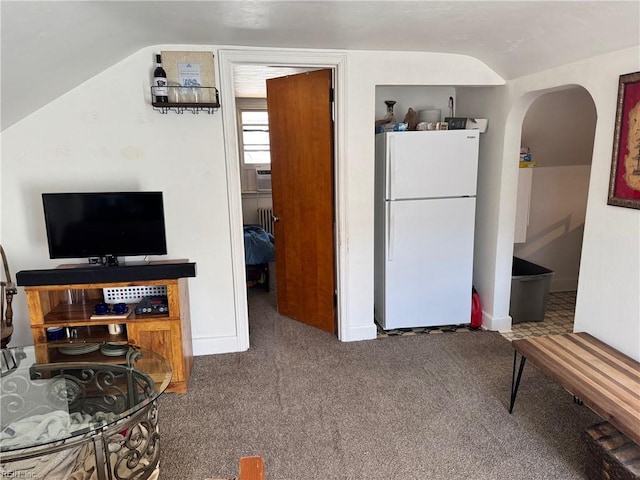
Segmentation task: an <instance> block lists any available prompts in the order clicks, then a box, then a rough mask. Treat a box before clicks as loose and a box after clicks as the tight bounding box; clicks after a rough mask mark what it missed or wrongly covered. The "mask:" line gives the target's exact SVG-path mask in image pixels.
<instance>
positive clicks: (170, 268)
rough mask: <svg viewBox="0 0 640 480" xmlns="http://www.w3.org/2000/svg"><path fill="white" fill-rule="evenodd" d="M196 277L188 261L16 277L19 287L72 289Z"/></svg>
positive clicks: (27, 273)
mask: <svg viewBox="0 0 640 480" xmlns="http://www.w3.org/2000/svg"><path fill="white" fill-rule="evenodd" d="M195 276H196V264H195V263H190V262H184V261H179V260H177V261H173V262H172V261H170V260H169V261H167V262H157V263H152V264H149V265H127V266H126V267H123V266H116V267H111V268H101V267H99V266H95V265H74V266H73V267H69V268H53V269H50V270H22V271H20V272H18V273H16V285H18V286H20V287H32V286H38V285H72V284H77V283H112V282H133V281H142V280H163V279H176V278H184V277H195Z"/></svg>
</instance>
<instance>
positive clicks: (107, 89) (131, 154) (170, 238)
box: [2, 46, 235, 353]
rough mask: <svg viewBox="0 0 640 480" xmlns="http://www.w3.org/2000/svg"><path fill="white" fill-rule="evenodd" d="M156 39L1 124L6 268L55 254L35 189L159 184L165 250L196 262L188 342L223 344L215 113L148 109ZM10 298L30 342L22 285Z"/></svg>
mask: <svg viewBox="0 0 640 480" xmlns="http://www.w3.org/2000/svg"><path fill="white" fill-rule="evenodd" d="M173 48H175V46H173ZM161 49H163V47H157V48H155V49H146V50H144V51H141V52H138V53H137V54H135V55H133V56H131V57H129V58H127V59H125V60H124V61H122V62H120V63H118V64H116V65H114V66H113V67H112V68H110V69H108V70H106V71H104V72H103V73H101V74H100V75H98V76H96V77H94V78H93V79H91V80H89V81H88V82H86V83H84V84H83V85H81V86H79V87H78V88H76V89H74V90H73V91H71V92H69V93H68V94H66V95H64V96H62V97H60V98H58V99H57V100H56V101H54V102H52V103H51V104H49V105H47V106H45V107H44V108H42V109H40V110H38V111H37V112H35V113H34V114H32V115H30V116H29V117H27V118H25V119H24V120H22V121H21V122H18V123H17V124H15V125H13V126H11V127H10V128H8V129H6V130H5V131H3V132H2V173H3V175H2V224H3V238H2V243H3V246H4V247H5V249H6V251H7V254H8V257H9V259H10V262H11V268H12V272H13V273H14V275H15V272H17V271H19V270H26V269H43V268H52V267H54V266H55V265H57V264H59V263H62V262H61V261H55V260H49V258H48V251H47V241H46V235H45V230H44V221H43V216H42V206H41V199H40V194H41V193H42V192H44V191H51V192H55V191H58V192H60V191H92V190H93V191H95V190H138V189H140V190H161V191H163V192H164V202H165V216H166V228H167V244H168V245H167V247H168V252H169V255H168V258H188V259H189V260H190V261H193V262H196V263H197V277H196V278H193V279H190V280H189V284H190V296H191V307H192V308H191V312H192V323H193V324H192V332H193V336H194V339H195V341H194V349H195V351H196V352H198V353H203V352H206V351H210V350H216V349H217V350H220V351H225V350H226V351H229V350H233V349H234V348H235V327H234V323H233V321H232V320H231V319H233V316H234V310H233V304H231V303H230V302H229V298H231V295H232V286H231V283H230V282H229V278H230V268H231V266H230V265H231V260H230V258H229V254H228V251H229V247H228V245H229V241H230V240H229V227H228V225H229V213H228V208H227V188H226V183H225V162H224V151H223V148H222V145H223V137H222V122H221V115H220V114H219V113H217V114H215V115H205V114H202V113H201V114H199V115H193V114H191V113H185V114H183V115H177V114H175V113H171V112H170V113H168V114H167V115H162V114H160V113H158V112H156V111H154V110H152V108H151V106H150V92H149V76H150V70H151V68H152V65H153V63H152V62H153V55H152V53H153V52H154V51H160V50H161ZM175 49H176V50H183V48H175ZM65 263H69V262H65ZM14 298H15V301H14V305H15V310H16V311H15V316H14V318H15V319H16V321H15V326H16V329H15V337H14V340H13V341H12V344H13V345H20V344H25V343H31V334H30V329H29V327H28V325H29V321H28V313H27V308H26V301H25V295H24V292H23V290H22V289H21V288H19V293H18V295H17V296H16V297H14Z"/></svg>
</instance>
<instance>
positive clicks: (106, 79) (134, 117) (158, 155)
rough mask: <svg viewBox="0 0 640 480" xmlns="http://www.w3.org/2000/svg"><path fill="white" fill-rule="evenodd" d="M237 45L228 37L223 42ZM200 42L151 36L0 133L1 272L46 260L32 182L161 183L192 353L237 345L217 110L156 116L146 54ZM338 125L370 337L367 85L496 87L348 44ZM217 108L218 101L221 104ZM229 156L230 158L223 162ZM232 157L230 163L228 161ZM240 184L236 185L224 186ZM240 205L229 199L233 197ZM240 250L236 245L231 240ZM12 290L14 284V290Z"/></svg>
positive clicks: (346, 205) (362, 323) (444, 63)
mask: <svg viewBox="0 0 640 480" xmlns="http://www.w3.org/2000/svg"><path fill="white" fill-rule="evenodd" d="M234 48H237V47H234ZM160 50H211V51H214V52H217V51H218V47H215V46H201V47H194V46H184V45H162V46H156V47H153V48H147V49H144V50H142V51H140V52H138V53H136V54H134V55H132V56H131V57H129V58H127V59H126V60H124V61H123V62H120V63H118V64H116V65H114V66H113V67H112V68H111V69H109V70H106V71H105V72H103V73H101V74H100V75H98V76H97V77H95V78H93V79H91V80H90V81H88V82H86V83H85V84H83V85H81V86H79V87H78V88H76V89H75V90H73V91H71V92H70V93H68V94H66V95H64V96H63V97H60V98H59V99H57V100H56V101H55V102H53V103H51V104H49V105H47V106H46V107H44V108H42V109H41V110H39V111H37V112H35V113H34V114H32V115H30V116H29V117H27V118H26V119H24V120H23V121H21V122H19V123H17V124H15V125H13V126H12V127H10V128H8V129H6V130H5V131H4V132H3V133H2V225H3V238H2V242H3V245H4V246H5V248H6V250H7V252H8V254H9V258H10V260H11V263H12V270H13V271H14V272H17V271H18V270H25V269H41V268H51V267H53V266H55V265H57V264H58V263H60V262H57V261H52V260H49V259H48V254H47V245H46V236H45V232H44V223H43V219H42V211H41V206H40V193H41V192H43V191H70V190H97V189H100V190H111V189H131V190H135V189H153V190H162V191H164V192H165V208H166V222H167V237H168V238H167V240H168V249H169V257H170V258H189V260H191V261H194V262H197V265H198V268H197V272H198V273H197V277H196V278H193V279H190V280H189V284H190V298H191V315H192V331H193V337H194V353H195V354H196V355H201V354H207V353H220V352H229V351H237V350H238V338H237V332H236V323H235V315H236V311H237V310H236V305H234V292H233V279H232V270H231V268H232V267H231V258H230V256H231V248H230V242H231V231H230V227H229V221H230V216H229V211H228V207H229V198H228V196H227V189H228V187H227V185H226V178H227V177H226V172H225V151H224V147H223V126H222V120H221V118H222V115H220V113H221V112H218V113H216V114H215V115H204V114H200V115H192V114H191V113H185V114H184V115H176V114H174V113H169V114H167V115H161V114H160V113H157V112H155V111H153V110H152V109H151V107H150V105H149V101H150V98H149V97H150V94H149V75H150V69H151V67H152V65H153V55H152V54H153V52H156V51H160ZM347 63H348V65H347V71H346V87H345V91H344V92H341V93H339V94H338V95H339V96H340V97H339V98H342V99H344V102H345V118H346V128H345V129H344V131H345V132H347V134H346V135H345V136H344V138H338V139H337V141H338V142H341V145H342V151H343V152H344V158H341V159H339V161H340V162H344V165H343V168H342V171H343V172H344V174H343V176H342V177H341V178H339V179H338V182H339V183H340V186H341V191H344V192H345V194H344V195H343V196H341V198H339V199H338V201H339V202H340V204H341V206H342V207H343V212H344V215H345V219H344V224H345V225H346V227H345V230H346V232H344V236H343V238H344V242H343V243H342V244H341V245H339V248H340V249H341V251H342V252H343V253H344V255H343V258H345V259H346V261H345V263H344V264H343V265H341V268H342V269H343V272H342V273H343V275H342V278H344V279H345V281H344V283H343V284H342V285H341V288H343V289H345V292H347V294H346V300H345V305H344V307H343V309H342V310H343V311H344V312H345V313H344V315H343V316H342V321H343V322H346V323H345V325H346V328H345V331H346V332H347V334H346V335H345V336H344V338H343V340H358V339H363V338H374V337H375V326H374V324H373V190H374V185H373V178H374V176H373V164H374V131H373V122H372V119H373V118H374V116H375V108H376V106H375V88H376V85H443V86H456V85H468V84H473V85H499V84H502V83H503V81H502V79H501V78H500V77H499V76H497V75H496V74H495V73H494V72H493V71H492V70H490V69H489V68H487V67H486V66H485V65H484V64H482V63H481V62H479V61H478V60H475V59H473V58H471V57H467V56H462V55H448V54H431V53H415V52H411V53H403V52H348V62H347ZM222 108H224V105H223V106H222ZM234 161H235V160H234ZM236 164H237V162H236ZM234 188H235V189H236V190H237V191H238V192H239V191H240V187H239V185H234ZM238 204H240V202H238ZM241 250H242V249H241ZM20 293H22V292H20ZM15 307H16V316H15V318H17V319H18V321H17V322H16V323H17V326H16V334H15V340H14V342H13V344H15V345H18V344H21V343H30V341H31V338H30V332H29V328H28V320H27V309H26V302H25V298H24V295H23V294H19V295H18V296H17V297H16V298H15Z"/></svg>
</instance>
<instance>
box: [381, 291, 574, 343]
mask: <svg viewBox="0 0 640 480" xmlns="http://www.w3.org/2000/svg"><path fill="white" fill-rule="evenodd" d="M575 305H576V292H555V293H550V294H549V297H548V299H547V310H546V312H545V316H544V320H543V321H542V322H522V323H515V324H513V325H512V327H511V332H503V333H502V336H503V337H505V338H506V339H508V340H513V339H514V338H524V337H531V336H539V335H555V334H558V333H570V332H573V317H574V312H575ZM474 330H475V329H473V328H469V326H468V325H447V326H441V327H417V328H396V329H393V330H382V328H380V326H378V334H377V337H378V338H387V337H395V336H407V335H419V334H423V333H426V334H432V335H433V334H442V333H449V332H458V333H465V332H473V331H474Z"/></svg>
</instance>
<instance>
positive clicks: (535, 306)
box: [509, 257, 554, 323]
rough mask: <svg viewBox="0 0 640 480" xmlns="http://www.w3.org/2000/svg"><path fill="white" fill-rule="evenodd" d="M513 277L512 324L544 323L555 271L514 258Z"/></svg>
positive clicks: (510, 311) (510, 313)
mask: <svg viewBox="0 0 640 480" xmlns="http://www.w3.org/2000/svg"><path fill="white" fill-rule="evenodd" d="M511 275H512V276H511V302H510V304H509V315H511V319H512V323H521V322H541V321H543V320H544V314H545V312H546V311H547V298H548V297H549V285H550V284H551V278H552V277H553V275H554V272H553V270H549V269H548V268H545V267H541V266H540V265H536V264H535V263H531V262H528V261H526V260H523V259H522V258H518V257H513V266H512V269H511Z"/></svg>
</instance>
